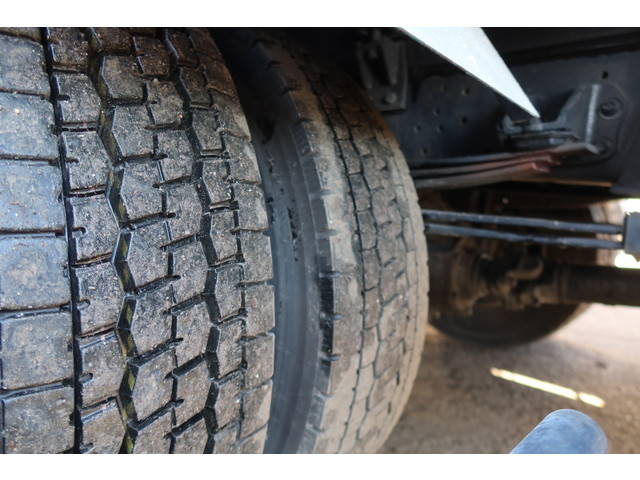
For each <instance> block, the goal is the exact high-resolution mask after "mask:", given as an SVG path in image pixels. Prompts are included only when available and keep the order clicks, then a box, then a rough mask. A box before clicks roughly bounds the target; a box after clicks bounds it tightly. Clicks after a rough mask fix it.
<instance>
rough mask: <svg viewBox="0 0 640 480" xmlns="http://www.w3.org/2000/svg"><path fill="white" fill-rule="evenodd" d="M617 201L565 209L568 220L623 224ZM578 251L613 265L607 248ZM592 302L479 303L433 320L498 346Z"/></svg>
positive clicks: (550, 327) (528, 338)
mask: <svg viewBox="0 0 640 480" xmlns="http://www.w3.org/2000/svg"><path fill="white" fill-rule="evenodd" d="M616 205H617V204H594V205H593V206H591V207H590V208H584V209H581V210H579V211H573V212H564V213H565V215H568V217H567V220H573V221H579V222H599V223H618V224H620V223H622V217H623V214H622V211H621V210H620V208H619V206H618V207H616ZM556 217H557V213H556ZM566 251H567V250H566V249H565V250H564V252H566ZM579 253H580V254H581V256H582V257H583V258H584V257H585V256H587V257H589V256H590V257H591V258H586V259H585V260H587V261H589V262H590V263H596V264H599V265H611V264H613V260H614V258H615V252H612V251H606V250H603V251H596V250H593V251H589V250H583V251H581V252H579ZM590 305H591V304H588V303H583V304H578V305H541V306H539V307H529V308H525V309H522V310H506V309H499V308H495V307H476V308H475V309H474V311H473V314H472V315H469V316H462V315H442V316H438V317H435V318H431V319H430V321H431V324H432V325H433V326H434V327H435V328H437V329H438V330H439V331H441V332H442V333H445V334H447V335H449V336H451V337H455V338H459V339H461V340H465V341H470V342H474V343H479V344H485V345H491V346H498V347H499V346H508V345H518V344H523V343H528V342H533V341H535V340H539V339H540V338H543V337H546V336H547V335H550V334H552V333H553V332H555V331H557V330H558V329H560V328H562V327H564V326H565V325H567V324H568V323H569V322H571V321H572V320H574V319H575V318H576V317H578V316H579V315H580V314H581V313H583V312H584V311H586V310H587V308H589V306H590Z"/></svg>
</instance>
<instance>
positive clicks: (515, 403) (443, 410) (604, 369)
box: [381, 305, 640, 453]
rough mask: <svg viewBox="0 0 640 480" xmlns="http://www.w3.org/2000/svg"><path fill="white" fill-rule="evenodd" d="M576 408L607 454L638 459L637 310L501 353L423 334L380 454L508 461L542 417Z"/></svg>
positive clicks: (592, 315)
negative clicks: (410, 383)
mask: <svg viewBox="0 0 640 480" xmlns="http://www.w3.org/2000/svg"><path fill="white" fill-rule="evenodd" d="M491 368H497V369H504V370H508V371H511V372H515V373H518V374H521V375H527V376H528V377H533V378H535V379H538V380H543V381H545V382H551V383H553V384H557V385H560V386H563V387H568V388H570V389H573V390H574V391H575V392H585V393H588V394H591V395H595V396H597V397H599V398H601V399H602V400H604V402H605V404H604V406H603V407H602V408H597V407H595V406H592V405H589V404H587V403H584V402H582V401H580V400H572V399H569V398H565V397H562V396H558V395H556V394H552V393H547V392H545V391H540V390H537V389H534V388H531V387H528V386H524V385H520V384H517V383H513V382H511V381H507V380H504V379H502V378H496V377H495V376H493V375H492V374H491V373H490V369H491ZM558 408H575V409H578V410H581V411H583V412H585V413H587V414H588V415H591V416H592V417H593V418H594V419H596V421H598V422H599V423H600V425H601V426H602V428H603V429H604V431H605V432H606V433H607V436H608V438H609V445H610V451H611V452H614V453H640V309H637V308H628V307H604V306H600V305H597V306H593V307H591V309H589V310H588V311H587V312H585V313H584V314H583V315H582V316H581V317H579V318H578V319H576V320H575V321H574V322H573V323H571V324H569V325H568V326H567V327H565V328H564V329H562V330H560V331H558V332H557V333H555V334H554V335H552V336H550V337H548V338H546V339H543V340H539V341H538V342H535V343H532V344H529V345H523V346H518V347H512V348H509V349H502V350H496V349H487V348H482V347H478V346H474V345H469V344H464V343H461V342H458V341H455V340H451V339H449V338H447V337H445V336H443V335H441V334H439V333H437V332H436V331H435V330H433V329H430V330H429V335H428V338H427V342H426V345H425V352H424V354H423V357H422V364H421V366H420V371H419V373H418V379H417V381H416V384H415V387H414V389H413V393H412V395H411V398H410V400H409V403H408V404H407V408H406V409H405V412H404V414H403V416H402V418H401V420H400V422H399V423H398V425H397V427H396V428H395V430H394V431H393V433H392V434H391V437H390V438H389V440H388V441H387V443H386V445H385V447H384V448H383V449H382V450H381V452H384V453H506V452H508V451H509V450H510V449H511V448H512V447H513V446H514V445H515V444H516V443H517V442H518V441H519V440H520V439H521V438H522V437H523V436H524V435H525V434H526V433H527V432H528V431H529V430H530V429H531V428H532V427H533V426H534V425H535V424H537V423H538V422H539V421H540V420H541V419H542V418H543V417H544V416H545V415H546V414H548V413H549V412H551V411H552V410H556V409H558Z"/></svg>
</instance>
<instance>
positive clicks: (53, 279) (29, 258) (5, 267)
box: [0, 237, 71, 310]
mask: <svg viewBox="0 0 640 480" xmlns="http://www.w3.org/2000/svg"><path fill="white" fill-rule="evenodd" d="M0 252H1V253H0V309H2V310H21V309H24V308H42V307H55V306H58V305H62V304H65V303H67V302H69V301H70V299H71V298H70V291H69V279H68V278H67V274H66V269H67V245H66V242H65V241H64V240H63V239H62V238H45V237H42V238H19V239H18V238H2V239H0ZM35 286H37V287H38V288H34V287H35Z"/></svg>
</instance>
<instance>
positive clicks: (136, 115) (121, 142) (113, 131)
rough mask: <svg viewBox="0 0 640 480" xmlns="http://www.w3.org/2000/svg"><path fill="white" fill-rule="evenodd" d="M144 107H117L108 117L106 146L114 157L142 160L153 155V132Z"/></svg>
mask: <svg viewBox="0 0 640 480" xmlns="http://www.w3.org/2000/svg"><path fill="white" fill-rule="evenodd" d="M150 123H151V121H150V120H149V115H148V114H147V109H146V108H145V107H143V106H137V105H136V106H132V107H115V108H114V110H113V112H111V114H109V115H107V129H108V132H107V136H106V138H105V145H106V146H107V147H108V148H109V149H110V150H111V154H112V155H113V156H114V157H124V158H140V157H150V156H151V155H152V154H153V132H151V130H148V129H147V127H148V126H149V125H150Z"/></svg>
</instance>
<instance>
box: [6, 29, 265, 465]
mask: <svg viewBox="0 0 640 480" xmlns="http://www.w3.org/2000/svg"><path fill="white" fill-rule="evenodd" d="M266 229H267V214H266V209H265V205H264V199H263V194H262V191H261V187H260V174H259V171H258V167H257V163H256V159H255V154H254V152H253V149H252V146H251V142H250V136H249V130H248V127H247V124H246V120H245V119H244V116H243V114H242V112H241V107H240V104H239V102H238V99H237V96H236V93H235V89H234V86H233V83H232V80H231V77H230V76H229V73H228V71H227V70H226V67H225V65H224V63H223V62H222V58H221V56H220V54H219V52H218V50H217V47H216V45H215V44H214V43H213V41H212V39H211V37H210V35H209V33H208V32H207V31H206V30H202V29H190V30H177V29H175V30H174V29H172V30H160V29H154V28H149V29H131V30H126V29H115V28H108V29H103V28H95V29H76V28H73V29H71V28H64V29H58V28H52V29H42V30H40V29H31V28H28V29H2V31H1V32H0V329H1V333H2V335H1V336H0V362H1V368H0V375H1V377H0V382H1V383H0V422H1V423H0V449H1V451H2V452H3V453H11V452H23V453H26V452H38V453H47V452H63V451H64V452H119V451H121V452H136V453H137V452H144V453H169V452H173V453H181V452H190V453H197V452H204V451H206V452H211V451H213V452H236V451H241V452H261V451H262V450H263V445H264V442H265V438H266V424H267V420H268V416H269V408H270V398H271V388H272V385H271V376H272V370H273V357H274V345H273V344H274V338H273V335H272V334H271V333H270V331H271V329H272V328H273V326H274V313H273V308H274V307H273V288H272V287H271V286H270V284H269V283H270V281H271V276H272V263H271V253H270V247H269V237H268V236H266V235H265V234H264V232H265V230H266Z"/></svg>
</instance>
